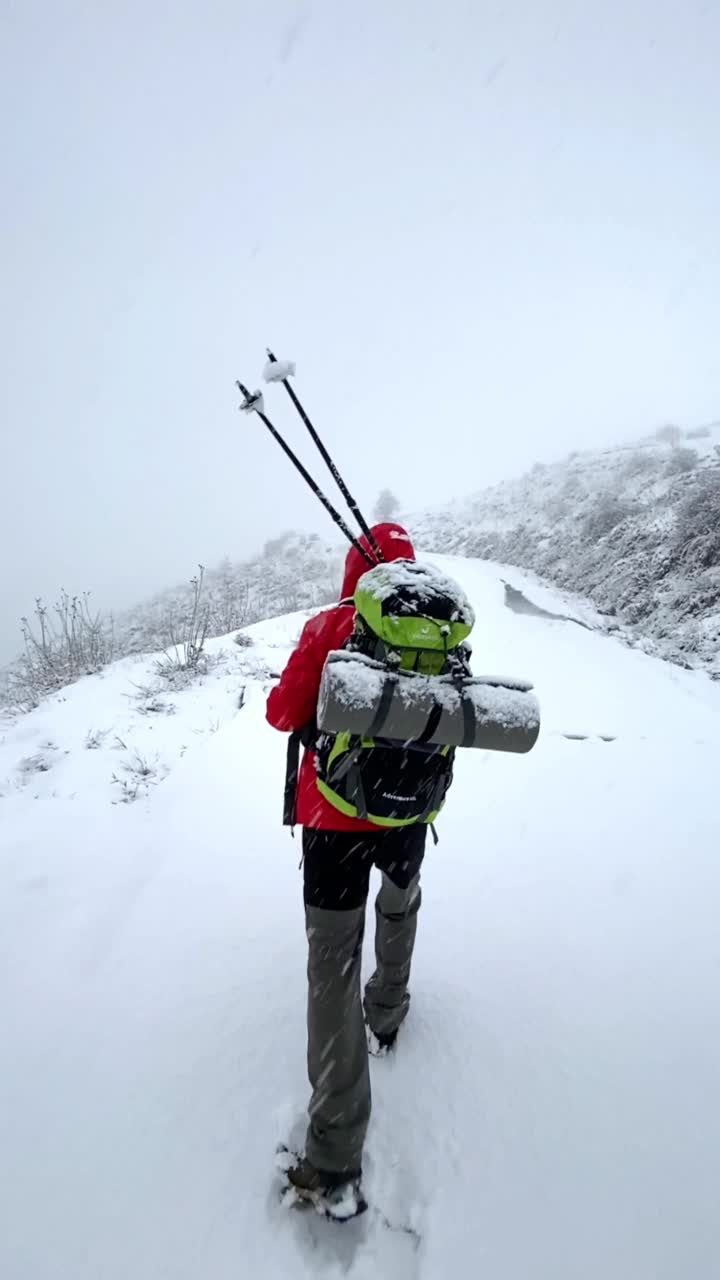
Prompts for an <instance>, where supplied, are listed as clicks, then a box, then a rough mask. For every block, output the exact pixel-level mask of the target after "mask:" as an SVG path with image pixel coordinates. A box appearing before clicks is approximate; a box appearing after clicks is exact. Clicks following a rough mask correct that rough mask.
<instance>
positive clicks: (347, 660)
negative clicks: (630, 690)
mask: <svg viewBox="0 0 720 1280" xmlns="http://www.w3.org/2000/svg"><path fill="white" fill-rule="evenodd" d="M317 722H318V728H319V729H320V730H321V731H324V732H326V733H352V734H354V735H356V736H358V737H362V738H390V739H392V740H393V741H396V742H402V743H407V742H422V743H433V744H436V745H438V746H444V747H481V748H482V749H483V750H484V751H514V752H521V753H522V752H526V751H530V750H531V748H532V747H534V745H535V743H536V742H537V738H538V734H539V732H540V706H539V703H538V700H537V698H536V696H535V694H534V693H533V692H532V685H531V684H529V683H528V682H527V681H525V680H512V679H505V678H503V677H502V676H464V677H462V679H461V680H458V679H457V678H453V677H452V676H425V675H421V674H418V673H416V672H412V671H388V668H387V667H386V666H385V665H384V664H382V663H380V662H376V661H375V660H374V659H372V658H368V657H365V656H364V655H363V654H358V653H352V652H350V651H348V650H337V651H335V652H333V653H331V654H329V656H328V658H327V661H326V663H325V667H324V669H323V674H322V679H321V682H320V694H319V698H318V720H317Z"/></svg>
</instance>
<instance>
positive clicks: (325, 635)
mask: <svg viewBox="0 0 720 1280" xmlns="http://www.w3.org/2000/svg"><path fill="white" fill-rule="evenodd" d="M372 532H373V535H374V537H375V540H376V542H377V544H378V546H379V547H380V550H381V551H382V553H383V556H384V557H385V560H414V559H415V549H414V547H413V545H412V542H411V541H410V537H409V535H408V533H407V531H406V530H405V529H403V527H402V525H399V524H376V525H375V527H374V528H373V530H372ZM360 544H361V546H363V547H365V548H368V543H367V540H366V539H365V538H364V537H363V538H361V539H360ZM368 549H369V548H368ZM367 569H368V565H367V562H366V561H365V560H364V559H363V557H362V556H361V555H360V552H359V551H357V550H356V548H355V547H351V548H350V550H349V551H348V554H347V560H346V561H345V578H344V580H343V585H342V593H341V595H340V600H341V603H340V604H336V605H333V607H332V608H331V609H326V610H325V611H324V612H323V613H319V614H317V615H316V617H314V618H311V619H310V621H309V622H308V623H306V624H305V627H304V628H303V633H302V635H301V636H300V641H299V643H298V646H297V649H295V651H294V653H293V654H292V655H291V657H290V660H289V662H288V664H287V666H286V668H285V670H284V671H283V673H282V676H281V677H280V683H279V684H278V685H277V686H276V687H275V688H274V689H273V690H272V693H271V694H270V697H269V698H268V702H267V718H268V720H269V722H270V724H271V725H272V726H273V728H274V729H280V730H281V731H283V732H285V733H290V732H292V731H293V730H294V729H303V728H304V727H305V725H306V724H309V723H310V722H311V721H312V720H314V719H315V715H316V712H317V700H318V693H319V692H320V677H321V675H322V669H323V667H324V665H325V659H326V658H327V656H328V654H329V653H330V652H331V651H332V650H333V649H341V648H342V646H343V645H344V643H345V641H346V640H347V639H348V638H349V637H350V635H351V633H352V630H353V626H354V624H355V609H354V606H353V604H352V596H353V593H354V591H355V588H356V586H357V584H358V581H359V579H360V578H361V577H362V575H363V574H364V573H366V572H367ZM297 820H298V824H299V825H300V826H302V827H315V828H316V829H319V830H322V831H374V832H376V833H377V830H378V828H377V826H375V825H374V824H373V823H371V822H361V821H360V820H359V819H357V818H346V817H345V815H344V814H342V813H340V811H339V810H338V809H335V808H333V806H332V805H331V804H329V803H328V801H327V800H325V798H324V797H323V796H321V794H320V792H319V791H318V789H317V784H316V781H315V752H314V751H306V752H305V755H304V757H303V762H302V765H301V766H300V778H299V781H298V795H297Z"/></svg>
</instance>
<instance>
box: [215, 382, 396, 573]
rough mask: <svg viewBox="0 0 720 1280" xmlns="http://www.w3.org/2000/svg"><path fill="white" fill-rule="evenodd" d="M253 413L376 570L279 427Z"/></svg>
mask: <svg viewBox="0 0 720 1280" xmlns="http://www.w3.org/2000/svg"><path fill="white" fill-rule="evenodd" d="M236 385H237V386H238V387H239V389H240V391H241V392H242V394H243V395H244V396H245V399H246V401H248V402H251V401H252V396H251V395H250V392H249V391H248V389H247V387H245V386H243V384H242V382H238V383H236ZM253 412H254V413H256V414H257V416H258V418H260V420H261V421H262V422H263V423H264V424H265V426H266V427H267V429H268V431H269V432H270V434H271V436H272V437H273V439H274V440H276V441H277V443H278V444H279V445H280V448H281V449H282V451H283V453H284V454H285V455H286V456H287V457H288V458H289V459H290V461H291V462H292V464H293V466H294V467H295V468H296V470H297V471H299V472H300V475H301V476H302V478H303V480H304V481H305V483H306V485H308V487H309V488H310V489H311V490H312V492H313V493H314V494H315V497H316V498H318V499H319V500H320V502H321V503H322V505H323V506H324V508H325V510H326V511H327V513H328V515H329V516H330V518H331V519H332V520H334V521H335V524H336V525H337V527H338V529H340V531H341V533H344V534H345V537H346V538H347V540H348V542H350V543H352V545H353V546H354V548H355V550H356V551H359V552H360V555H361V556H362V558H363V560H364V561H365V563H366V564H367V565H369V566H370V568H371V569H374V568H375V561H374V560H373V558H372V556H371V555H370V553H369V552H368V551H366V550H365V548H364V547H363V546H362V545H361V544H360V542H359V541H358V539H357V538H356V537H355V535H354V533H353V532H352V529H350V528H349V526H348V525H347V524H346V523H345V521H344V520H343V518H342V516H341V515H340V512H339V511H337V510H336V509H335V507H334V506H333V504H332V502H331V501H330V499H329V498H328V497H326V495H325V494H324V493H323V491H322V489H321V488H320V486H319V484H317V482H316V481H315V480H313V478H312V476H311V475H310V472H309V471H308V470H307V468H306V467H304V466H303V464H302V462H301V461H300V459H299V458H298V456H297V454H296V453H294V452H293V450H292V449H291V448H290V445H289V444H287V442H286V441H285V440H284V439H283V437H282V436H281V435H280V432H279V431H278V429H277V427H275V426H273V424H272V422H271V421H270V419H269V418H268V416H267V414H265V413H264V412H263V411H262V409H255V410H253Z"/></svg>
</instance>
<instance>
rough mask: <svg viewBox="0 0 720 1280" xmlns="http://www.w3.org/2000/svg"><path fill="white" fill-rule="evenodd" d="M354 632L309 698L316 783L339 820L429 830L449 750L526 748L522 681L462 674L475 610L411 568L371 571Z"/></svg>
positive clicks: (527, 711) (533, 735)
mask: <svg viewBox="0 0 720 1280" xmlns="http://www.w3.org/2000/svg"><path fill="white" fill-rule="evenodd" d="M354 604H355V610H356V614H355V630H354V632H353V635H352V636H351V637H350V640H349V641H348V642H347V644H346V645H345V647H344V648H343V649H342V650H338V651H336V652H334V653H331V654H329V656H328V659H327V661H326V664H325V668H324V670H323V676H322V680H321V684H320V694H319V698H318V716H317V723H318V729H319V731H320V734H319V738H318V740H317V756H316V768H317V785H318V789H319V791H320V792H321V794H322V795H323V796H324V797H325V799H326V800H328V801H329V803H330V804H332V805H334V807H335V808H337V809H338V810H339V811H340V812H341V813H343V814H345V815H347V816H348V817H357V818H364V819H367V820H369V821H370V822H373V823H376V824H377V825H378V826H381V827H403V826H409V825H412V824H414V823H418V822H424V823H432V822H433V821H434V819H435V818H436V817H437V815H438V813H439V812H440V809H441V808H442V806H443V803H444V800H445V797H446V795H447V791H448V788H449V786H450V783H451V782H452V770H453V761H454V755H455V747H484V748H485V749H486V750H496V751H513V752H526V751H529V750H530V748H531V747H532V746H533V745H534V743H535V741H536V740H537V736H538V733H539V730H540V713H539V707H538V704H537V700H536V698H535V697H534V695H533V694H532V692H531V690H532V686H531V685H530V684H528V683H527V682H526V681H521V680H508V679H504V678H502V677H489V676H485V677H483V676H479V677H473V676H472V675H471V673H470V665H469V659H470V648H469V646H468V645H467V644H466V641H467V638H468V636H469V635H470V632H471V630H472V627H473V624H474V621H475V619H474V614H473V611H472V608H471V606H470V604H469V603H468V600H467V598H466V597H465V594H464V592H463V591H462V589H461V588H460V587H459V586H458V584H457V583H456V582H455V581H454V580H453V579H452V578H450V577H448V576H447V575H446V574H443V573H440V572H439V571H438V570H437V569H435V568H432V567H430V566H428V565H424V564H420V563H418V562H417V561H403V560H401V561H393V562H392V563H391V564H381V565H378V566H377V567H376V568H374V569H371V570H370V571H369V572H368V573H366V574H365V575H364V576H363V577H362V578H361V579H360V581H359V583H358V586H357V590H356V592H355V597H354Z"/></svg>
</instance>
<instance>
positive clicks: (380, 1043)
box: [367, 1027, 398, 1058]
mask: <svg viewBox="0 0 720 1280" xmlns="http://www.w3.org/2000/svg"><path fill="white" fill-rule="evenodd" d="M397 1036H398V1029H397V1027H396V1028H395V1030H394V1031H389V1032H388V1034H387V1035H384V1036H382V1035H380V1036H379V1035H378V1034H377V1032H376V1031H372V1030H371V1029H370V1027H368V1029H367V1041H368V1053H369V1054H370V1056H371V1057H373V1058H386V1057H387V1055H388V1054H389V1053H390V1051H391V1050H392V1049H394V1048H395V1041H396V1040H397Z"/></svg>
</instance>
